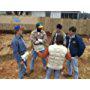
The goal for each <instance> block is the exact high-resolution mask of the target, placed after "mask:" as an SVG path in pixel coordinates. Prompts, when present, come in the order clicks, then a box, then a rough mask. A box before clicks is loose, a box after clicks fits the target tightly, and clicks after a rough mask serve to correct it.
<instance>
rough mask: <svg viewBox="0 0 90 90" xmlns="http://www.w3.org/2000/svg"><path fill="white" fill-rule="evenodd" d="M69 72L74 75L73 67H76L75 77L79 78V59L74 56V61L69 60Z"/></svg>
mask: <svg viewBox="0 0 90 90" xmlns="http://www.w3.org/2000/svg"><path fill="white" fill-rule="evenodd" d="M67 68H68V74H69V75H72V69H74V79H78V75H79V72H78V59H77V58H76V57H74V58H73V59H72V61H69V60H67Z"/></svg>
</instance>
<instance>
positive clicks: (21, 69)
mask: <svg viewBox="0 0 90 90" xmlns="http://www.w3.org/2000/svg"><path fill="white" fill-rule="evenodd" d="M17 63H18V69H19V73H18V77H19V79H23V75H24V74H25V73H26V66H27V62H24V65H21V63H20V61H18V62H17Z"/></svg>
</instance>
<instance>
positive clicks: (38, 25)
mask: <svg viewBox="0 0 90 90" xmlns="http://www.w3.org/2000/svg"><path fill="white" fill-rule="evenodd" d="M36 28H37V31H38V32H41V30H42V29H43V24H42V23H41V22H39V23H37V24H36Z"/></svg>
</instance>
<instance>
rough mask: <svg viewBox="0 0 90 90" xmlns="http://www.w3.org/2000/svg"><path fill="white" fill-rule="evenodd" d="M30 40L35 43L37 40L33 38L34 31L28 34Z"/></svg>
mask: <svg viewBox="0 0 90 90" xmlns="http://www.w3.org/2000/svg"><path fill="white" fill-rule="evenodd" d="M30 40H31V42H32V43H34V44H35V42H36V41H37V40H36V38H35V36H34V32H32V33H31V35H30Z"/></svg>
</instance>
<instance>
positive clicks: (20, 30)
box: [14, 25, 23, 35]
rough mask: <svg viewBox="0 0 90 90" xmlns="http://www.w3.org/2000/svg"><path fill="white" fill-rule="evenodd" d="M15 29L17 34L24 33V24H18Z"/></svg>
mask: <svg viewBox="0 0 90 90" xmlns="http://www.w3.org/2000/svg"><path fill="white" fill-rule="evenodd" d="M14 30H15V34H16V35H22V33H23V28H22V26H20V25H16V26H15V27H14Z"/></svg>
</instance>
